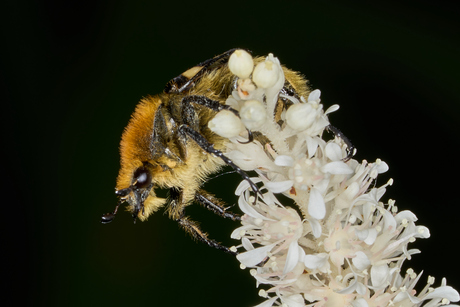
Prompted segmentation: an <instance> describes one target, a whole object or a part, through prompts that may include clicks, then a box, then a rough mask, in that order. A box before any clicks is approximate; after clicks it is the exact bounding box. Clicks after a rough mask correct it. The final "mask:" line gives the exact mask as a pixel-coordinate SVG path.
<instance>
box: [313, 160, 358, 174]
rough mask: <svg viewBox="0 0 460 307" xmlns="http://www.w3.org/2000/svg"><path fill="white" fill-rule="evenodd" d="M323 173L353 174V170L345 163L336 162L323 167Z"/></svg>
mask: <svg viewBox="0 0 460 307" xmlns="http://www.w3.org/2000/svg"><path fill="white" fill-rule="evenodd" d="M321 171H322V172H323V173H330V174H337V175H338V174H353V170H352V169H351V168H350V167H349V166H348V165H347V164H346V163H344V162H342V161H334V162H330V163H327V164H326V165H324V166H322V167H321Z"/></svg>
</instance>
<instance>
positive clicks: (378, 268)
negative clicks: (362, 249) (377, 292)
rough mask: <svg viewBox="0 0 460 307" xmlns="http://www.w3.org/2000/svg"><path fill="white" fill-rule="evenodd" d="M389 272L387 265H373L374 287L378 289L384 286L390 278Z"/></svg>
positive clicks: (372, 277)
mask: <svg viewBox="0 0 460 307" xmlns="http://www.w3.org/2000/svg"><path fill="white" fill-rule="evenodd" d="M388 271H389V269H388V265H386V264H382V265H373V266H372V268H371V280H372V285H373V286H374V287H376V288H378V287H381V286H383V285H384V284H385V282H386V281H387V279H388V277H389V274H388Z"/></svg>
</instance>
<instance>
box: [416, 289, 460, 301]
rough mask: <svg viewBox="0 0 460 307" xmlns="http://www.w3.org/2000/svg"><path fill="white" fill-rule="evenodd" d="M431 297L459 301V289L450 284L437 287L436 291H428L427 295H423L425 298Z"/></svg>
mask: <svg viewBox="0 0 460 307" xmlns="http://www.w3.org/2000/svg"><path fill="white" fill-rule="evenodd" d="M431 298H446V299H448V300H449V301H451V302H458V301H459V300H460V296H459V294H458V292H457V290H455V289H454V288H452V287H450V286H443V287H439V288H436V289H434V291H432V292H430V293H428V294H427V295H426V296H425V297H423V299H424V300H426V299H431Z"/></svg>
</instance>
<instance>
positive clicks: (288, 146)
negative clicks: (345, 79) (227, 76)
mask: <svg viewBox="0 0 460 307" xmlns="http://www.w3.org/2000/svg"><path fill="white" fill-rule="evenodd" d="M232 65H233V64H232ZM249 75H250V73H247V76H246V75H245V78H247V79H240V80H239V81H238V88H237V90H235V91H234V92H233V93H232V95H231V96H230V97H229V98H228V99H227V101H226V104H227V105H230V106H232V107H233V108H234V109H236V110H238V111H239V112H240V117H241V120H239V119H238V120H235V119H234V118H233V117H232V116H230V115H228V114H227V115H225V116H229V118H228V119H225V120H222V121H221V120H220V119H219V118H218V119H217V121H218V122H220V121H221V123H219V124H218V123H213V124H212V125H214V126H213V128H212V129H215V130H216V131H224V132H225V133H227V134H228V135H231V136H232V138H231V139H230V142H229V144H228V147H227V151H226V155H227V156H228V157H229V158H230V159H232V161H233V162H234V163H235V164H236V165H238V166H239V167H240V168H242V169H244V170H247V171H255V173H256V174H257V177H253V178H251V180H252V181H253V182H254V183H257V184H259V185H261V188H260V191H261V193H258V194H257V195H254V194H253V192H252V190H251V189H250V186H249V184H248V182H247V181H245V180H243V181H242V182H241V183H240V185H239V186H238V188H237V190H236V192H235V193H236V195H238V196H239V199H238V205H239V207H240V209H241V211H242V212H243V213H244V215H243V217H242V219H241V224H242V225H241V226H240V227H238V228H237V229H235V231H233V233H232V235H231V237H232V238H234V239H236V240H240V241H241V243H240V244H239V245H237V246H236V247H234V249H236V250H237V251H238V252H239V254H238V255H237V259H238V260H239V261H240V262H241V264H242V266H243V267H248V268H251V270H250V272H251V275H252V276H253V277H254V278H255V280H256V282H257V286H258V287H259V286H260V287H262V288H263V289H261V290H260V292H259V294H260V296H261V297H263V298H264V299H265V301H264V302H262V303H261V304H259V305H258V306H263V307H270V306H274V305H276V306H279V305H281V306H299V307H300V306H305V305H307V306H315V307H320V306H353V307H372V306H421V305H422V304H424V305H423V306H427V307H428V306H430V307H431V306H439V305H440V304H449V302H456V301H459V300H460V297H459V294H458V292H457V291H456V290H454V289H453V288H451V287H449V286H447V285H446V281H445V280H442V283H441V286H440V287H438V288H434V289H433V287H432V285H433V283H434V280H433V278H429V279H428V284H427V286H426V287H425V288H423V290H421V291H420V292H417V291H415V289H414V287H415V285H416V284H417V282H418V281H419V280H420V277H421V273H419V274H416V273H415V272H414V271H413V270H411V269H409V270H407V271H406V272H405V274H404V273H401V272H402V269H401V268H402V265H403V263H404V262H405V261H407V260H410V258H411V257H412V255H414V254H417V253H419V250H417V249H409V244H410V243H412V242H413V241H415V240H416V239H418V238H428V237H429V236H430V232H429V230H428V228H427V227H425V226H420V225H416V222H417V217H416V216H415V214H414V213H412V212H411V211H408V210H404V211H400V212H398V209H397V207H396V206H395V205H394V204H395V202H394V201H393V200H391V199H390V200H387V201H384V200H382V199H383V196H384V194H385V191H386V188H387V187H388V186H390V185H391V184H392V182H393V181H392V180H389V181H388V182H387V183H385V184H383V185H382V186H379V187H377V186H375V181H376V178H377V177H378V175H379V174H381V173H384V172H386V171H387V170H388V165H387V164H386V163H385V162H383V161H381V160H380V159H377V160H376V161H375V162H374V163H369V162H367V161H365V160H364V161H362V162H361V163H359V162H358V161H356V160H354V159H350V160H347V161H346V162H345V160H344V158H345V157H346V156H347V151H346V146H344V145H343V142H342V141H341V140H340V138H337V137H336V138H335V139H332V140H325V139H323V133H324V130H325V129H326V127H327V126H328V125H329V120H328V118H327V114H329V113H330V112H333V111H336V110H337V109H338V106H337V105H334V106H331V107H330V108H328V109H327V110H326V111H323V105H322V104H321V99H320V95H321V92H320V91H319V90H314V91H312V92H311V93H310V94H309V96H308V97H307V99H305V98H304V97H292V96H289V95H287V94H286V93H283V94H280V90H281V89H282V87H283V85H284V75H283V73H282V69H281V66H280V64H279V61H278V59H277V58H275V57H273V55H272V54H270V55H269V56H268V57H267V58H266V59H265V61H263V62H261V63H259V64H258V65H257V66H256V67H255V69H254V71H252V80H251V79H249ZM255 85H257V88H256V86H255ZM280 98H281V99H284V100H288V101H290V102H292V105H291V106H290V107H289V108H288V109H287V110H286V111H285V112H283V113H282V114H281V119H279V118H278V119H275V118H274V116H273V111H274V108H275V107H276V105H277V102H278V100H279V99H280ZM218 115H219V114H218ZM216 118H217V116H216ZM226 121H228V122H229V124H227V123H224V122H226ZM277 121H278V122H277ZM279 121H281V124H280V122H279ZM243 123H244V125H243ZM212 125H211V126H212ZM217 126H219V128H216V127H217ZM220 126H224V127H227V128H224V127H220ZM228 127H232V128H228ZM244 127H246V128H248V129H250V130H253V131H257V132H258V133H260V134H262V135H263V136H264V137H265V138H266V139H267V142H266V143H265V144H264V145H262V144H261V143H260V142H259V141H253V142H251V143H249V144H242V143H240V142H238V140H237V139H236V138H234V136H237V135H239V134H240V133H241V132H242V131H244V130H245V128H244ZM229 130H230V131H232V133H230V132H228V131H229ZM213 131H214V130H213ZM216 133H223V132H216ZM279 194H283V197H284V199H286V197H287V199H289V201H290V202H289V201H286V203H283V204H282V203H281V202H280V199H281V198H280V197H279ZM254 197H256V199H254ZM288 203H289V206H288ZM293 207H295V209H294V208H293Z"/></svg>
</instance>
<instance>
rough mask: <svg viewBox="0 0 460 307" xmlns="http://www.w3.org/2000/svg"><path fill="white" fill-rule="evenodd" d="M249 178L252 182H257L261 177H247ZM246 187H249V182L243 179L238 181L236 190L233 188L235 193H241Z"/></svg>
mask: <svg viewBox="0 0 460 307" xmlns="http://www.w3.org/2000/svg"><path fill="white" fill-rule="evenodd" d="M249 179H251V181H252V182H254V183H258V182H261V181H262V179H260V178H259V177H251V178H249ZM247 189H249V183H248V181H247V180H243V181H241V182H240V184H239V185H238V186H237V187H236V190H235V195H238V196H239V195H241V193H243V192H244V191H246V190H247Z"/></svg>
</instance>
